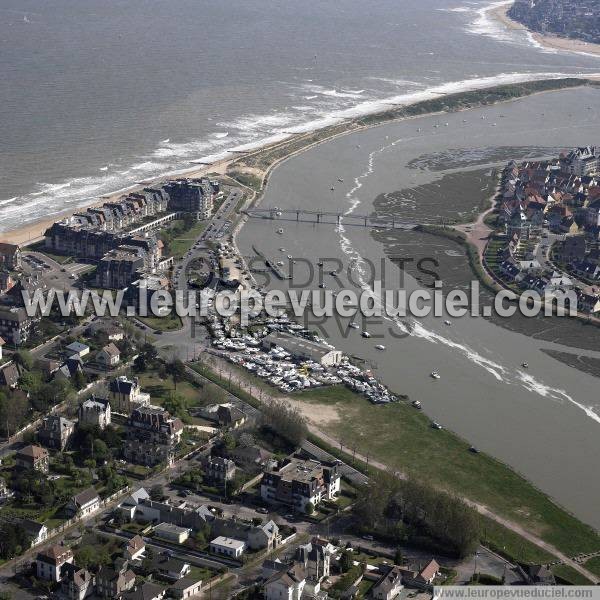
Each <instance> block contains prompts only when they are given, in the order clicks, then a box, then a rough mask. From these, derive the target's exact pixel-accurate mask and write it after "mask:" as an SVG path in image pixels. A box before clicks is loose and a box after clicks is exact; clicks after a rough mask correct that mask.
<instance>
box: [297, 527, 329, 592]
mask: <svg viewBox="0 0 600 600" xmlns="http://www.w3.org/2000/svg"><path fill="white" fill-rule="evenodd" d="M334 553H335V546H333V545H332V544H330V543H329V542H328V541H327V540H323V539H321V538H318V537H314V538H313V539H312V540H311V541H310V542H309V543H308V544H303V545H301V546H299V547H298V550H297V552H296V559H297V561H298V562H299V563H300V564H301V565H302V566H303V567H304V572H305V574H306V579H307V580H310V581H312V582H320V581H322V580H323V578H324V577H329V573H330V570H331V557H332V556H333V555H334ZM313 586H314V584H313Z"/></svg>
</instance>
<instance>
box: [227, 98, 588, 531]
mask: <svg viewBox="0 0 600 600" xmlns="http://www.w3.org/2000/svg"><path fill="white" fill-rule="evenodd" d="M565 106H569V107H570V108H571V110H572V115H573V116H572V117H570V118H565V117H564V107H565ZM588 106H591V107H593V108H592V109H591V110H588ZM597 107H600V91H597V90H592V89H585V90H577V91H562V92H556V93H550V94H544V95H541V96H536V97H533V98H527V99H523V100H519V101H517V102H514V103H511V104H506V105H503V106H496V107H489V108H485V109H476V110H472V111H467V112H465V113H460V114H452V115H447V116H444V117H443V121H444V122H448V127H442V128H439V127H438V128H435V127H434V125H435V124H436V123H438V122H439V120H440V119H438V118H437V117H426V118H422V119H416V120H410V121H406V122H402V123H398V124H392V125H385V126H382V127H378V128H376V129H372V130H369V131H366V132H362V133H360V134H352V135H349V136H345V137H343V138H339V139H337V140H333V141H331V142H328V143H325V144H323V145H321V146H319V147H316V148H314V149H311V150H310V151H307V152H305V153H303V154H302V155H299V156H297V157H295V158H292V159H290V160H288V161H287V162H286V163H284V164H283V165H282V166H280V167H279V168H278V169H276V171H275V172H274V173H273V175H272V177H271V180H270V184H269V187H268V189H267V192H266V194H265V197H264V198H263V201H262V205H263V206H280V207H285V208H288V207H294V208H295V207H304V208H317V207H320V206H323V205H326V206H327V207H328V208H331V209H332V210H333V209H335V210H340V211H355V212H356V213H368V212H371V211H373V210H374V202H379V203H380V202H381V201H382V200H383V199H385V198H390V197H391V196H392V195H396V196H398V197H402V196H403V194H404V193H405V192H403V191H405V190H424V189H430V190H435V193H431V194H429V195H425V200H424V201H423V194H420V195H419V194H415V198H414V203H412V204H410V206H409V205H406V206H400V207H397V208H398V211H397V213H398V214H402V215H406V214H411V215H412V216H413V217H414V216H415V214H416V215H418V216H423V217H425V218H428V217H430V216H431V215H439V214H441V213H442V212H443V211H444V210H447V208H448V202H446V200H445V198H444V194H443V192H442V191H440V190H441V188H439V187H435V186H436V183H438V184H439V182H440V181H443V180H444V178H446V181H451V182H454V183H453V186H454V188H455V189H453V190H452V192H451V193H449V195H448V197H449V198H452V202H457V201H458V200H457V199H456V193H457V190H459V189H460V186H459V184H457V181H458V180H459V179H460V178H461V177H462V178H463V179H464V178H466V179H467V180H469V181H470V183H469V184H467V186H466V189H467V190H468V197H466V198H464V201H462V202H461V203H460V207H459V208H460V210H461V211H463V212H466V211H468V210H469V209H470V208H471V207H479V206H481V204H482V202H484V201H485V199H486V198H488V197H489V195H490V194H489V185H487V184H486V182H485V175H484V174H483V169H481V168H480V166H481V164H482V163H481V161H480V160H478V159H475V160H474V162H475V165H474V166H473V170H472V171H470V172H467V173H466V174H463V175H459V174H458V173H457V172H456V171H454V170H452V171H451V174H452V175H451V177H450V179H448V178H447V176H446V173H445V172H444V171H443V170H440V169H439V168H436V170H435V171H432V170H429V169H428V168H426V167H427V165H423V168H420V169H417V168H414V164H415V163H414V162H411V161H415V159H419V158H422V157H423V156H424V155H426V154H432V153H444V154H445V155H446V156H450V157H452V156H453V155H455V156H456V157H462V158H460V159H458V158H457V160H458V161H459V162H460V164H461V165H462V166H463V167H464V168H468V166H469V161H467V160H465V159H464V156H466V155H469V154H470V155H472V156H474V157H477V156H479V155H480V154H481V153H482V150H483V149H489V148H498V149H499V150H498V154H497V156H498V157H499V158H502V159H503V160H504V159H506V158H508V157H507V155H506V152H505V151H504V150H502V149H505V148H509V147H510V148H514V153H515V155H518V156H522V155H523V154H528V155H531V154H535V152H534V150H533V149H534V148H539V152H540V154H541V155H544V154H546V152H547V151H548V149H549V148H555V147H557V146H559V145H561V144H564V145H565V146H571V145H582V144H586V143H591V142H592V141H593V140H594V139H597V138H598V135H599V134H600V121H599V120H598V118H597V117H598V115H597V110H598V109H597ZM542 113H544V116H542ZM500 114H503V115H505V116H504V118H502V125H501V126H496V127H493V126H492V123H493V122H499V121H500ZM481 116H485V117H486V118H485V119H481ZM465 118H466V119H467V122H466V123H463V119H465ZM418 127H420V128H421V132H417V128H418ZM519 148H521V150H522V151H520V150H519ZM447 164H450V165H452V167H453V169H454V167H456V161H454V162H452V161H450V162H448V163H447ZM338 178H342V179H343V180H344V182H343V183H341V182H337V179H338ZM307 182H310V185H309V184H308V183H307ZM332 182H336V183H335V186H334V187H335V191H334V192H333V193H332V192H330V191H329V187H330V186H331V183H332ZM455 184H456V185H455ZM480 184H481V190H480V191H481V193H480V195H478V194H477V187H478V186H479V185H480ZM432 186H433V187H432ZM436 198H437V199H438V201H436V200H435V199H436ZM420 200H421V203H419V201H420ZM385 208H386V211H387V210H390V206H386V207H385ZM279 227H283V228H284V235H282V236H281V235H277V234H276V230H277V229H278V228H279ZM239 243H240V247H241V249H242V251H244V252H248V253H250V248H251V245H252V244H253V243H254V244H256V245H258V246H259V248H260V249H261V250H262V251H265V252H267V253H272V254H278V247H280V246H285V248H286V252H287V253H290V254H292V255H293V256H294V257H304V258H307V259H310V260H312V261H313V262H315V263H316V261H317V260H318V258H319V257H331V258H338V259H343V260H344V261H345V264H346V265H348V263H351V262H352V261H358V263H357V264H358V265H360V263H361V257H368V258H369V259H371V260H372V261H373V262H375V263H377V264H378V261H379V260H380V258H381V257H386V256H387V257H389V256H390V255H394V256H401V257H404V258H413V259H417V258H419V257H423V256H433V257H435V258H436V259H438V260H439V261H440V266H439V267H438V270H439V271H440V272H441V276H442V278H443V279H444V280H445V282H446V285H452V286H455V285H457V286H459V287H460V286H465V285H466V284H467V283H468V281H469V280H470V279H471V275H470V273H469V271H468V266H467V262H466V257H465V256H464V252H463V250H462V248H461V247H460V246H457V245H456V244H454V243H452V242H450V241H448V240H445V239H442V238H439V237H434V236H431V235H427V234H419V233H417V232H399V231H393V232H380V233H374V232H373V231H370V230H369V229H366V228H363V227H353V226H349V225H346V226H345V227H343V228H342V229H341V230H339V231H337V230H336V229H335V227H334V226H333V225H316V224H307V223H294V222H283V221H282V222H279V223H277V222H272V221H263V220H250V221H249V222H248V223H247V225H246V226H245V227H244V228H243V230H242V232H241V234H240V238H239ZM384 264H385V270H386V274H387V275H388V285H391V286H392V287H393V286H394V285H397V284H394V283H393V281H394V280H393V279H392V277H399V275H398V269H397V267H394V266H393V265H391V263H390V261H389V260H386V261H385V262H384ZM297 269H299V270H300V269H302V266H301V265H300V264H299V265H298V266H297ZM328 270H329V269H328V266H327V265H325V266H324V271H326V272H327V271H328ZM407 273H408V274H405V275H406V276H405V278H404V284H405V287H406V288H407V289H409V290H410V289H416V288H418V287H421V286H424V285H425V286H426V285H427V284H428V283H429V282H430V280H431V278H429V279H428V278H427V276H425V275H423V274H419V273H418V272H417V271H416V270H415V269H414V268H413V267H409V268H408V269H407ZM410 273H413V275H415V276H419V277H420V278H421V280H420V281H418V280H417V279H415V278H414V277H413V276H411V275H410ZM365 276H367V269H365ZM324 279H325V281H326V283H327V285H328V287H329V288H330V289H337V288H338V287H344V286H346V285H348V281H347V276H346V275H342V276H341V278H340V280H339V282H336V280H335V279H333V278H332V277H329V276H327V275H325V276H324ZM390 282H392V283H391V284H390ZM275 285H277V286H278V287H281V282H276V284H275ZM313 287H316V285H313ZM404 321H405V323H404V324H403V323H400V324H399V325H398V324H395V323H393V322H389V321H387V322H382V323H366V324H365V325H364V327H365V328H367V329H368V330H369V332H371V333H372V335H373V337H372V338H371V339H369V340H365V339H363V338H361V337H360V331H356V330H348V329H346V327H345V326H344V323H341V324H339V323H336V322H333V321H332V322H329V323H327V324H326V325H325V330H326V332H327V337H328V339H329V341H330V342H331V343H333V344H335V345H336V346H338V347H339V348H340V349H342V350H344V351H345V352H346V353H348V354H353V355H358V356H360V357H362V358H364V359H365V360H366V361H367V363H368V364H371V365H372V367H373V368H374V369H375V370H376V372H377V373H378V376H379V377H380V378H381V379H382V380H383V381H384V382H385V383H386V384H387V385H389V386H390V388H392V389H393V390H395V391H396V392H398V393H406V394H408V395H409V396H410V397H411V398H413V399H419V400H421V402H422V403H423V406H424V410H425V412H426V413H427V414H428V415H429V416H431V417H432V418H434V419H435V420H437V421H439V422H441V423H443V424H444V425H445V426H447V427H449V428H450V429H452V430H454V431H456V432H457V433H459V434H460V435H461V436H463V437H464V438H466V439H467V440H469V441H470V442H471V443H473V444H475V445H476V446H477V447H479V448H481V449H483V450H486V451H487V452H490V453H491V454H493V455H494V456H497V457H498V458H500V459H502V460H504V461H505V462H507V463H508V464H510V465H511V466H513V467H514V468H515V469H516V470H518V471H519V472H521V473H523V474H524V475H525V476H526V477H528V478H529V479H530V480H531V481H532V482H533V483H534V484H535V485H537V486H538V487H540V488H541V489H542V490H544V491H545V492H547V493H548V494H550V495H551V496H553V497H554V498H555V499H556V500H557V501H558V502H560V503H561V504H562V505H564V506H566V507H567V508H568V509H570V510H571V511H572V512H574V513H575V514H576V515H577V516H579V517H580V518H581V519H583V520H585V521H586V522H588V523H590V524H592V525H594V526H600V516H599V514H598V511H597V503H596V499H597V498H598V497H599V494H600V478H598V477H594V476H592V474H591V472H590V468H594V467H590V466H591V465H592V466H593V465H595V464H596V462H597V456H598V453H599V452H600V437H599V436H598V427H599V425H600V399H599V397H598V379H596V378H595V377H594V376H592V375H591V374H588V373H583V372H582V371H581V370H577V369H575V368H572V367H570V366H568V365H567V364H565V362H564V360H557V359H556V358H554V357H553V356H550V355H549V354H548V353H547V352H544V351H542V350H552V351H558V352H563V353H564V352H566V353H575V354H579V353H583V354H585V355H587V356H590V357H592V358H596V359H597V358H599V357H600V343H599V336H598V333H597V330H595V329H594V330H591V328H589V327H586V326H585V325H582V324H581V323H577V322H574V321H571V320H568V321H567V320H561V319H525V318H519V319H514V320H512V321H510V322H509V323H507V324H504V323H503V326H498V325H497V324H495V323H494V322H492V321H491V320H489V319H484V318H473V317H465V318H462V319H455V320H453V322H452V326H451V327H448V326H446V325H444V324H443V319H437V318H434V317H428V318H424V319H419V320H416V319H410V318H409V319H406V320H404ZM313 328H314V327H313ZM407 328H408V329H409V330H410V331H411V335H410V336H409V337H400V338H398V337H396V336H398V334H400V333H401V332H402V330H405V329H407ZM381 339H384V340H385V341H384V343H385V345H386V348H387V349H386V351H385V352H378V351H377V350H375V349H374V346H375V344H377V343H381V342H380V340H381ZM577 347H581V348H585V351H579V350H577ZM524 361H526V362H528V363H529V369H528V370H524V369H522V368H520V365H521V363H522V362H524ZM433 369H436V370H438V371H439V372H440V374H441V375H442V378H441V380H439V381H434V380H432V379H431V378H430V377H429V376H428V375H429V373H430V371H431V370H433ZM373 410H377V407H373ZM491 424H493V426H492V425H491Z"/></svg>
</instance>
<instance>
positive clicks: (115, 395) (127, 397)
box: [108, 375, 150, 415]
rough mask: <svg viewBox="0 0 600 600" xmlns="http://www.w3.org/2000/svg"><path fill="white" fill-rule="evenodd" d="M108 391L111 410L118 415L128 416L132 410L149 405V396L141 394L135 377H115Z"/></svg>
mask: <svg viewBox="0 0 600 600" xmlns="http://www.w3.org/2000/svg"><path fill="white" fill-rule="evenodd" d="M108 389H109V399H110V404H111V406H112V409H113V410H114V411H116V412H118V413H121V414H124V415H129V414H130V413H131V411H132V410H133V409H134V408H137V407H138V406H147V405H148V404H150V394H145V393H143V392H142V389H141V387H140V383H139V380H138V379H137V377H136V378H134V379H128V378H127V377H126V376H125V375H121V376H120V377H116V378H115V379H113V380H112V381H111V382H110V385H109V388H108Z"/></svg>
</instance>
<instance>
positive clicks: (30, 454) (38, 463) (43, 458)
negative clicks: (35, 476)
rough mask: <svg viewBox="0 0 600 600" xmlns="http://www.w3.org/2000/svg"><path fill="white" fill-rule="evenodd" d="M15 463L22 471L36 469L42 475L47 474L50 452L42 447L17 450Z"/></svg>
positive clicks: (26, 447) (32, 446) (27, 447)
mask: <svg viewBox="0 0 600 600" xmlns="http://www.w3.org/2000/svg"><path fill="white" fill-rule="evenodd" d="M15 463H16V465H17V467H19V468H21V469H29V470H31V469H34V470H36V471H41V472H42V473H47V472H48V468H49V464H50V455H49V454H48V450H46V448H42V447H41V446H34V445H30V446H25V447H24V448H21V449H20V450H17V452H16V454H15Z"/></svg>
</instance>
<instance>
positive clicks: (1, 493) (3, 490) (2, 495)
mask: <svg viewBox="0 0 600 600" xmlns="http://www.w3.org/2000/svg"><path fill="white" fill-rule="evenodd" d="M13 496H14V492H13V491H12V490H11V489H9V487H8V486H7V485H6V480H5V479H4V477H0V504H3V503H4V502H6V501H7V500H8V499H9V498H12V497H13Z"/></svg>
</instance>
